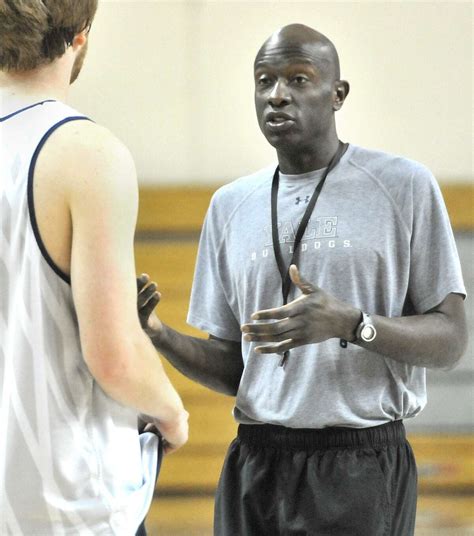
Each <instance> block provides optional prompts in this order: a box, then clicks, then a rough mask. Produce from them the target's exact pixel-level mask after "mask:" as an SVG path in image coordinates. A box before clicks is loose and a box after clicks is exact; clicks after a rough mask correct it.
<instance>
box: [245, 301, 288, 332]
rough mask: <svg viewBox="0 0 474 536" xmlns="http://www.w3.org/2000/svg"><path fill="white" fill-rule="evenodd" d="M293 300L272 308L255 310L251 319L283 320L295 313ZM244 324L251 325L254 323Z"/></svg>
mask: <svg viewBox="0 0 474 536" xmlns="http://www.w3.org/2000/svg"><path fill="white" fill-rule="evenodd" d="M295 301H297V300H295ZM295 301H293V302H291V303H288V304H287V305H282V306H281V307H274V308H273V309H264V310H263V311H257V312H256V313H253V315H252V316H251V317H250V318H251V319H252V320H283V319H285V318H288V317H290V316H292V315H294V314H295V312H296V311H295ZM245 325H246V326H247V325H250V326H253V325H254V324H245ZM262 325H263V324H262Z"/></svg>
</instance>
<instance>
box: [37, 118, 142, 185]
mask: <svg viewBox="0 0 474 536" xmlns="http://www.w3.org/2000/svg"><path fill="white" fill-rule="evenodd" d="M42 152H44V153H45V155H44V156H45V159H44V160H46V161H47V163H46V165H47V167H48V169H49V171H50V172H51V173H55V170H56V172H59V173H60V174H61V176H62V177H63V178H64V180H67V179H68V178H69V179H70V180H71V181H72V182H74V183H75V182H76V181H77V179H80V182H84V180H85V179H84V178H85V177H91V178H94V180H95V181H96V182H99V183H100V182H107V181H113V182H114V183H115V185H117V182H121V181H124V180H128V179H130V178H132V180H135V178H136V171H135V164H134V161H133V157H132V155H131V154H130V151H129V150H128V148H127V147H126V145H125V144H124V143H123V142H122V141H121V140H119V139H118V138H117V136H115V135H114V134H112V132H110V130H108V129H107V128H105V127H103V126H101V125H98V124H97V123H94V122H92V121H69V122H66V123H65V124H63V125H61V127H60V128H58V129H57V130H56V131H55V132H54V133H53V134H52V135H51V137H50V139H49V140H48V142H47V144H46V145H45V147H44V149H43V151H42ZM86 182H88V183H90V182H91V181H89V180H87V181H86Z"/></svg>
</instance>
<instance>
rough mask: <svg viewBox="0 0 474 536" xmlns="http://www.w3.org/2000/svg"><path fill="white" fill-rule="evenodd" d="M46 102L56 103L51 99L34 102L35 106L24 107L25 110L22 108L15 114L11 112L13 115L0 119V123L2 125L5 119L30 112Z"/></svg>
mask: <svg viewBox="0 0 474 536" xmlns="http://www.w3.org/2000/svg"><path fill="white" fill-rule="evenodd" d="M47 102H56V101H55V100H53V99H49V100H44V101H41V102H36V103H35V104H30V106H26V108H22V109H21V110H17V111H16V112H13V113H11V114H9V115H6V116H5V117H0V123H3V122H4V121H6V120H7V119H10V118H12V117H14V116H15V115H18V114H21V113H23V112H26V110H31V108H35V107H36V106H42V105H43V104H45V103H47Z"/></svg>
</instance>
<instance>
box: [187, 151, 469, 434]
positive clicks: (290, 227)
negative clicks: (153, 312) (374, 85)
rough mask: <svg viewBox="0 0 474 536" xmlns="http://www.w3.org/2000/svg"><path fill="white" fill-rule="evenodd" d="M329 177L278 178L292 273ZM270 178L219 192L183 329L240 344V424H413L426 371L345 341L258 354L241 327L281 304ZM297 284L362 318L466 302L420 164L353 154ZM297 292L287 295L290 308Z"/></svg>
mask: <svg viewBox="0 0 474 536" xmlns="http://www.w3.org/2000/svg"><path fill="white" fill-rule="evenodd" d="M323 171H324V170H317V171H314V172H310V173H306V174H303V175H297V176H285V175H283V174H282V175H280V189H279V194H278V215H279V222H278V227H279V237H280V243H281V249H282V254H283V257H284V259H285V262H286V263H287V264H289V262H290V259H291V254H292V247H293V243H294V237H295V233H296V229H297V227H298V224H299V221H300V220H301V218H302V216H303V213H304V210H305V206H306V203H307V202H308V201H309V198H310V196H311V194H312V193H313V190H314V187H315V184H317V182H318V181H319V179H320V178H321V176H322V174H323ZM273 172H274V167H271V168H267V169H265V170H262V171H259V172H258V173H255V174H254V175H251V176H248V177H243V178H240V179H238V180H236V181H234V182H232V183H230V184H228V185H226V186H223V187H222V188H220V189H219V190H218V191H217V192H216V193H215V195H214V197H213V199H212V201H211V205H210V208H209V211H208V214H207V216H206V221H205V224H204V228H203V231H202V236H201V242H200V246H199V253H198V260H197V266H196V273H195V279H194V285H193V290H192V296H191V304H190V310H189V315H188V322H189V323H190V324H191V325H194V326H196V327H198V328H200V329H202V330H204V331H207V332H208V333H210V334H212V335H215V336H216V337H220V338H222V339H228V340H233V341H241V342H242V354H243V360H244V365H245V367H244V371H243V375H242V380H241V382H240V386H239V390H238V394H237V400H236V406H235V409H234V416H235V418H236V420H237V421H238V422H241V423H246V424H253V423H269V424H279V425H283V426H287V427H292V428H324V427H327V426H348V427H355V428H361V427H369V426H377V425H379V424H383V423H386V422H388V421H392V420H396V419H402V418H409V417H413V416H415V415H417V414H418V413H419V412H420V411H421V410H422V409H423V407H424V405H425V404H426V383H425V369H424V368H422V367H413V366H410V365H408V364H403V363H400V362H397V361H394V360H392V359H389V358H386V357H384V356H383V355H380V354H377V353H375V352H371V351H368V350H365V349H363V348H360V347H358V346H355V345H352V344H349V345H348V347H347V348H346V349H343V348H341V347H340V345H339V340H338V339H330V340H328V341H325V342H323V343H320V344H310V345H306V346H301V347H299V348H296V349H294V350H292V351H291V354H290V357H289V359H288V361H287V363H286V365H285V367H284V368H283V367H279V366H278V365H279V361H280V357H279V356H277V355H275V354H267V355H260V354H256V353H255V352H254V351H253V348H254V347H255V343H249V342H246V341H244V340H243V339H242V333H241V331H240V326H241V325H242V324H243V323H246V322H249V321H250V316H251V314H252V313H254V312H255V311H258V310H261V309H268V308H272V307H277V306H280V305H281V304H282V295H281V277H280V273H279V271H278V267H277V264H276V261H275V256H274V252H273V246H272V235H271V214H270V195H271V193H270V192H271V183H272V177H273ZM296 263H297V265H298V267H299V269H300V272H301V274H302V275H303V276H304V277H305V278H306V279H307V280H309V281H311V282H312V283H315V284H316V285H319V286H320V287H322V288H323V289H324V290H325V291H327V292H329V293H331V294H333V295H334V296H336V297H337V298H339V299H341V300H344V301H345V302H347V303H350V304H352V305H353V306H354V307H357V308H359V309H361V310H363V311H366V312H368V313H372V314H379V315H384V316H387V317H398V316H402V315H409V314H416V313H423V312H425V311H427V310H429V309H431V308H432V307H434V306H436V305H438V304H439V303H440V302H441V301H442V300H443V299H444V298H445V297H446V296H447V295H448V294H449V293H451V292H456V293H459V294H465V288H464V284H463V280H462V274H461V268H460V264H459V258H458V254H457V251H456V246H455V242H454V238H453V234H452V230H451V226H450V223H449V219H448V215H447V212H446V208H445V206H444V202H443V199H442V196H441V193H440V190H439V188H438V185H437V183H436V181H435V179H434V177H433V176H432V174H431V173H430V171H429V170H428V169H426V168H425V167H424V166H422V165H421V164H419V163H417V162H414V161H411V160H408V159H406V158H401V157H397V156H393V155H389V154H386V153H382V152H378V151H372V150H367V149H364V148H362V147H358V146H354V145H350V146H349V148H348V149H347V151H346V153H345V154H344V156H343V157H342V159H341V161H340V162H339V164H338V166H337V167H336V168H335V169H334V170H333V171H332V172H331V173H330V174H329V176H328V178H327V181H326V184H325V185H324V188H323V190H322V193H321V195H320V198H319V200H318V203H317V205H316V208H315V210H314V212H313V216H312V217H311V220H310V222H309V224H308V227H307V229H306V233H305V235H304V236H303V239H302V241H301V244H300V247H299V252H298V256H297V262H296ZM299 294H300V292H299V291H298V290H296V289H295V288H294V286H292V290H291V291H290V295H289V298H288V300H289V301H291V300H292V299H295V298H296V297H297V296H298V295H299Z"/></svg>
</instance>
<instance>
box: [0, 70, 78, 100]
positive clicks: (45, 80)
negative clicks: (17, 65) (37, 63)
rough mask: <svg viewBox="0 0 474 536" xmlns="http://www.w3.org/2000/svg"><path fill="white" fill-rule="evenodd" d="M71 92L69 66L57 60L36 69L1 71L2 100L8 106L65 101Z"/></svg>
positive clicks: (0, 92)
mask: <svg viewBox="0 0 474 536" xmlns="http://www.w3.org/2000/svg"><path fill="white" fill-rule="evenodd" d="M68 92H69V79H68V70H67V66H65V65H64V64H63V62H60V61H57V62H53V63H52V64H50V65H45V66H43V67H40V68H38V69H35V70H34V71H29V72H26V73H23V72H2V71H0V101H1V102H3V103H8V104H6V105H8V106H13V107H15V106H18V107H21V106H23V105H27V104H30V103H33V102H40V101H43V100H48V99H53V100H60V101H65V100H66V99H67V96H68Z"/></svg>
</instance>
